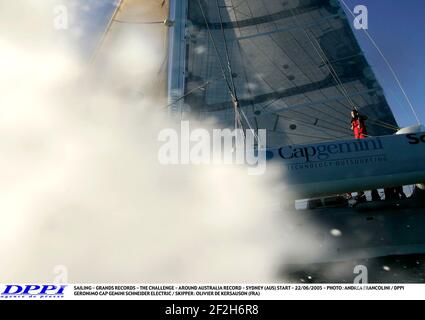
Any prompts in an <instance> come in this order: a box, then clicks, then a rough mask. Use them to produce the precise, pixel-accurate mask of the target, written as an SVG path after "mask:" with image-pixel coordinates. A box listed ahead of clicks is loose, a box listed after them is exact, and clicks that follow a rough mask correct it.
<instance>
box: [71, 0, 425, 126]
mask: <svg viewBox="0 0 425 320" xmlns="http://www.w3.org/2000/svg"><path fill="white" fill-rule="evenodd" d="M71 1H76V2H77V3H80V6H81V8H82V9H81V14H82V16H81V17H82V19H78V20H79V23H80V24H81V26H80V27H81V29H82V30H84V32H82V33H81V35H80V36H79V40H78V41H79V43H80V44H81V48H82V51H83V53H84V54H85V55H89V54H90V52H91V51H92V50H93V49H94V47H95V44H96V39H97V38H99V37H100V35H101V34H102V31H103V29H104V28H105V25H106V24H107V21H108V19H109V17H110V15H111V14H112V12H113V10H114V6H115V4H116V3H117V0H71ZM345 2H346V4H347V5H348V6H349V7H350V8H351V9H353V8H354V7H355V6H356V5H365V6H367V8H368V11H369V30H368V32H369V33H370V35H371V36H372V38H373V39H374V40H375V42H376V43H377V44H378V46H379V47H380V49H381V50H382V51H383V53H384V54H385V56H386V57H387V59H388V60H389V61H390V63H391V65H392V66H393V68H394V70H395V72H396V74H397V75H398V77H399V78H400V81H401V83H402V85H403V87H404V89H405V91H406V93H407V94H408V96H409V97H410V99H411V101H412V104H413V106H414V108H415V110H416V112H417V114H418V117H419V119H420V121H421V122H422V123H425V31H424V30H425V17H424V15H423V13H424V12H425V1H424V0H345ZM94 13H95V14H94ZM354 33H355V35H356V37H357V39H358V40H359V43H360V46H361V48H362V49H363V51H364V53H365V55H366V58H367V59H368V61H369V63H370V64H371V66H372V68H373V70H374V71H375V74H376V76H377V78H378V81H379V82H380V84H381V86H382V87H383V88H384V91H385V95H386V97H387V100H388V102H389V105H390V107H391V109H392V110H393V112H394V115H395V117H396V119H397V121H398V123H399V125H400V126H401V127H404V126H409V125H414V124H416V122H417V121H416V119H415V117H414V115H413V112H412V111H411V109H410V106H409V104H408V103H407V101H406V99H405V98H404V96H403V94H402V92H401V90H400V89H399V87H398V85H397V83H396V81H395V79H394V77H393V76H392V74H391V72H390V70H389V68H388V67H387V66H386V64H385V62H384V60H383V59H382V57H381V56H380V55H379V53H378V51H377V50H376V48H374V47H373V45H372V44H371V41H370V40H369V39H368V38H367V37H366V36H365V34H364V32H363V31H358V30H354Z"/></svg>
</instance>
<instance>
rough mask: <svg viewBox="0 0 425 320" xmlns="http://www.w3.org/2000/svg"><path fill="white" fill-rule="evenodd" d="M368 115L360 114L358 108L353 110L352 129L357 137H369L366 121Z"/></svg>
mask: <svg viewBox="0 0 425 320" xmlns="http://www.w3.org/2000/svg"><path fill="white" fill-rule="evenodd" d="M366 120H367V117H366V116H363V115H360V114H359V112H358V111H357V110H353V111H351V130H352V131H353V133H354V137H355V138H356V139H366V138H367V137H368V134H367V128H366V124H365V121H366Z"/></svg>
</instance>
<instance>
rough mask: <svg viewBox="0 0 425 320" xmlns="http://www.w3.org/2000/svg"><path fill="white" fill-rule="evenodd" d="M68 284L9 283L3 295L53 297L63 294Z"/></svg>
mask: <svg viewBox="0 0 425 320" xmlns="http://www.w3.org/2000/svg"><path fill="white" fill-rule="evenodd" d="M66 287H67V286H66V285H7V286H6V288H5V289H4V290H3V292H2V293H1V296H2V297H32V296H34V297H36V296H37V297H53V296H59V297H61V296H63V295H64V293H63V292H64V290H65V288H66Z"/></svg>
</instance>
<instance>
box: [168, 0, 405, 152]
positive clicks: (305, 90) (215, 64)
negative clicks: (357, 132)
mask: <svg viewBox="0 0 425 320" xmlns="http://www.w3.org/2000/svg"><path fill="white" fill-rule="evenodd" d="M171 2H173V1H171ZM174 5H177V6H179V8H180V9H182V8H184V10H183V12H180V15H179V16H177V17H175V25H174V27H173V28H172V29H175V30H174V33H173V31H172V32H171V35H172V36H173V37H174V40H175V43H174V50H171V51H170V53H171V55H172V56H171V57H170V61H174V64H178V67H176V66H175V65H174V67H173V68H170V70H169V73H170V74H169V77H171V78H173V77H174V79H179V78H180V79H183V81H180V82H179V81H175V82H174V85H175V87H174V88H171V89H173V91H172V92H174V96H173V97H172V98H171V100H172V102H173V101H174V102H175V103H174V104H173V105H172V108H171V110H172V111H173V112H174V113H177V114H179V113H180V114H183V113H185V112H187V111H190V113H191V114H192V115H195V116H197V117H199V118H201V119H204V118H209V117H215V118H216V119H218V123H220V124H221V125H223V127H229V128H232V127H234V118H235V104H234V99H232V93H233V94H235V95H237V99H238V103H239V106H238V110H239V112H240V113H241V114H242V116H241V119H242V124H243V125H244V126H245V127H246V128H253V129H267V130H268V137H267V145H268V147H275V146H282V145H285V144H301V143H306V142H308V143H310V142H319V141H325V140H338V139H347V138H350V137H352V132H351V131H350V111H351V110H352V109H353V108H356V109H358V110H359V111H360V112H361V113H362V114H364V115H367V116H368V117H369V121H368V125H369V134H370V135H372V136H377V135H387V134H393V133H394V132H395V131H396V130H397V122H396V121H395V119H394V116H393V113H392V111H391V109H390V107H389V105H388V103H387V101H386V98H385V96H384V92H383V89H382V88H381V86H380V85H379V83H378V81H377V80H376V77H375V75H374V73H373V71H372V69H371V67H370V66H369V64H368V62H367V60H366V58H365V56H364V54H363V52H362V50H361V48H360V46H359V45H358V43H357V41H356V38H355V36H354V34H353V32H352V30H351V27H350V24H349V21H348V19H347V16H346V14H345V13H344V11H343V9H342V8H341V6H340V4H339V2H338V1H337V0H286V1H280V0H279V1H275V0H181V1H177V2H175V3H174ZM175 9H176V8H175ZM180 11H181V10H180ZM182 25H183V26H184V28H183V30H177V29H176V26H180V27H181V26H182ZM176 40H178V43H176ZM177 45H178V48H179V50H180V51H179V50H176V48H175V46H177ZM181 50H183V53H184V54H182V53H181ZM176 52H178V53H179V55H178V56H176V55H175V53H176ZM173 54H174V55H173ZM182 57H183V59H182ZM176 72H177V73H178V74H176ZM171 84H173V83H171ZM175 92H180V94H181V96H184V99H176V94H175ZM173 99H174V100H173Z"/></svg>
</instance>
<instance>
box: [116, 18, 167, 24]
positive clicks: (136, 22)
mask: <svg viewBox="0 0 425 320" xmlns="http://www.w3.org/2000/svg"><path fill="white" fill-rule="evenodd" d="M112 21H113V22H116V23H123V24H165V22H166V20H165V21H128V20H119V19H114V20H112Z"/></svg>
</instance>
